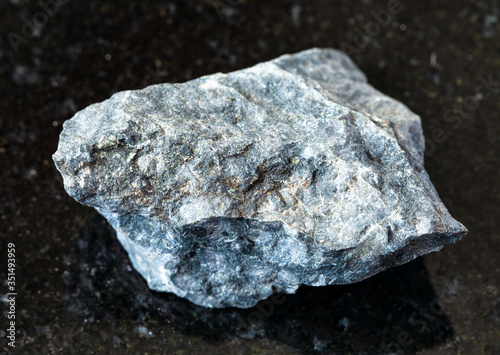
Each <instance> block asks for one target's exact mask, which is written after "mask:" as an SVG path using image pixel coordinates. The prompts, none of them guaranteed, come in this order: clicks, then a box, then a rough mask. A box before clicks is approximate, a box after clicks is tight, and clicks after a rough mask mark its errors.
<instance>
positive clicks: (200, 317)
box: [63, 214, 454, 354]
mask: <svg viewBox="0 0 500 355" xmlns="http://www.w3.org/2000/svg"><path fill="white" fill-rule="evenodd" d="M71 255H72V258H71V263H70V266H69V269H68V271H67V272H66V273H65V279H64V282H65V283H66V285H67V289H66V294H65V295H63V296H64V297H63V299H65V300H66V301H65V302H66V305H65V306H66V309H68V311H70V312H72V313H73V315H74V316H77V317H79V318H80V319H82V322H84V321H85V322H90V323H92V322H99V323H100V324H101V325H100V326H104V325H103V324H105V323H106V322H108V323H109V322H111V323H110V324H115V325H116V323H117V322H125V323H128V324H129V325H130V324H132V325H134V326H140V325H143V324H147V325H146V328H147V329H148V331H151V332H152V333H153V334H159V333H160V330H165V329H172V331H175V332H176V333H181V334H184V335H185V336H187V337H189V336H196V337H202V338H204V339H205V340H206V341H207V342H223V343H224V346H225V347H226V348H227V353H229V354H231V353H233V354H239V353H240V351H239V348H240V345H239V344H242V342H245V341H246V339H252V338H261V339H262V338H263V339H269V340H273V341H277V342H280V343H284V344H287V345H288V346H289V347H291V348H294V349H296V350H297V352H299V353H304V354H308V353H326V354H334V353H347V352H353V353H360V354H364V353H367V354H375V353H383V354H386V353H398V352H399V353H415V352H417V351H420V350H422V349H426V348H432V347H435V346H436V345H439V344H442V343H444V342H446V341H447V340H448V339H450V338H451V337H452V335H453V329H452V327H451V324H450V321H449V319H448V317H447V316H446V305H447V302H452V300H453V298H452V297H453V291H454V290H453V289H452V288H450V289H449V292H447V293H446V294H442V295H437V294H436V292H435V291H434V288H433V286H432V284H431V283H430V281H429V276H428V273H427V271H426V269H425V266H424V265H423V262H422V260H421V259H420V258H418V259H416V260H415V261H413V262H410V263H408V264H406V265H403V266H399V267H396V268H393V269H389V270H387V271H385V272H382V273H380V274H378V275H375V276H374V277H371V278H369V279H367V280H364V281H362V282H359V283H356V284H351V285H339V286H327V287H307V286H301V287H300V288H299V290H298V292H297V293H296V294H295V295H288V294H286V295H285V294H274V295H272V296H271V297H270V298H268V299H266V300H263V301H261V302H259V303H258V304H257V305H256V306H255V307H253V308H250V309H237V308H226V309H208V308H204V307H200V306H197V305H195V304H193V303H191V302H189V301H187V300H185V299H181V298H179V297H176V296H175V295H173V294H167V293H158V292H154V291H151V290H149V288H148V287H147V285H146V282H145V280H144V279H143V278H142V277H141V276H140V275H139V274H138V273H137V272H136V271H135V270H134V269H133V267H132V265H131V263H130V261H129V259H128V256H127V253H126V252H125V250H124V249H123V248H122V246H121V245H120V243H119V242H118V240H117V239H116V237H115V233H114V231H113V229H112V228H111V227H110V226H109V225H108V224H107V222H106V221H105V220H104V218H102V217H101V216H99V215H97V214H96V215H95V217H93V218H92V219H91V220H90V221H89V222H88V223H87V224H86V225H85V226H84V227H83V228H82V230H81V231H80V235H79V238H77V239H75V243H74V244H73V246H72V250H71ZM104 320H105V321H106V322H104ZM103 346H104V348H106V347H105V346H106V344H101V347H100V348H101V349H103ZM112 347H113V344H111V343H110V344H109V348H110V350H111V349H112Z"/></svg>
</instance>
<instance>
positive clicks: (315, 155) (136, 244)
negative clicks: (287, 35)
mask: <svg viewBox="0 0 500 355" xmlns="http://www.w3.org/2000/svg"><path fill="white" fill-rule="evenodd" d="M423 150H424V138H423V134H422V129H421V125H420V118H419V117H418V116H417V115H415V114H414V113H412V112H411V111H410V110H409V109H408V108H407V107H406V106H404V105H403V104H401V103H400V102H398V101H395V100H393V99H391V98H389V97H387V96H385V95H384V94H382V93H380V92H378V91H377V90H375V89H374V88H373V87H371V86H370V85H369V84H367V82H366V78H365V76H364V74H363V73H362V72H361V71H360V70H359V69H358V68H357V67H356V66H355V65H354V64H353V63H352V62H351V60H350V59H349V58H348V57H346V56H345V55H344V54H342V53H341V52H338V51H335V50H331V49H311V50H308V51H304V52H301V53H297V54H294V55H285V56H282V57H280V58H278V59H275V60H272V61H270V62H266V63H261V64H258V65H256V66H254V67H251V68H248V69H244V70H240V71H236V72H232V73H229V74H214V75H209V76H205V77H201V78H198V79H196V80H192V81H189V82H187V83H183V84H160V85H153V86H150V87H147V88H145V89H144V90H139V91H125V92H119V93H117V94H115V95H113V96H112V97H111V98H110V99H109V100H106V101H104V102H102V103H98V104H95V105H91V106H89V107H87V108H86V109H84V110H82V111H80V112H78V113H77V114H76V115H75V116H74V117H73V118H72V119H71V120H69V121H67V122H65V124H64V129H63V131H62V133H61V137H60V142H59V147H58V150H57V152H56V153H55V154H54V156H53V158H54V161H55V164H56V166H57V168H58V170H59V171H60V172H61V174H62V176H63V179H64V186H65V189H66V191H67V192H68V193H69V194H70V195H71V196H72V197H73V198H74V199H76V200H77V201H79V202H81V203H83V204H85V205H88V206H92V207H94V208H95V209H96V210H97V211H99V213H101V214H102V215H103V216H104V217H106V218H107V220H108V221H109V222H110V223H111V225H112V226H113V227H114V228H115V229H116V231H117V236H118V239H119V240H120V242H121V243H122V245H123V246H124V248H125V249H126V250H127V252H128V253H129V256H130V258H131V260H132V263H133V265H134V267H135V268H136V269H137V270H138V271H139V272H140V273H141V274H142V275H143V276H144V278H145V279H146V280H147V282H148V285H149V287H150V288H152V289H154V290H157V291H167V292H173V293H175V294H177V295H178V296H180V297H185V298H187V299H189V300H191V301H192V302H194V303H197V304H199V305H203V306H206V307H228V306H235V307H244V308H246V307H251V306H253V305H254V304H255V303H256V302H258V301H259V300H261V299H264V298H266V297H268V296H269V295H270V294H271V293H272V292H273V291H275V290H277V291H283V292H287V293H293V292H295V290H296V289H297V288H298V286H299V285H301V284H305V285H312V286H322V285H331V284H342V283H351V282H356V281H360V280H362V279H364V278H367V277H369V276H371V275H373V274H375V273H377V272H380V271H382V270H384V269H386V268H389V267H391V266H394V265H398V264H401V263H405V262H408V261H410V260H412V259H414V258H415V257H417V256H419V255H422V254H425V253H428V252H431V251H437V250H439V249H441V248H442V247H443V245H445V244H448V243H453V242H456V241H458V240H459V239H461V238H462V237H463V236H464V235H465V234H466V233H467V230H466V228H465V227H464V226H463V225H462V224H460V223H459V222H457V221H456V220H454V219H453V218H452V217H451V216H450V214H449V213H448V211H447V210H446V208H445V206H444V205H443V203H442V202H441V201H440V199H439V197H438V195H437V193H436V191H435V189H434V187H433V186H432V183H431V182H430V180H429V177H428V175H427V173H426V172H425V170H424V167H423Z"/></svg>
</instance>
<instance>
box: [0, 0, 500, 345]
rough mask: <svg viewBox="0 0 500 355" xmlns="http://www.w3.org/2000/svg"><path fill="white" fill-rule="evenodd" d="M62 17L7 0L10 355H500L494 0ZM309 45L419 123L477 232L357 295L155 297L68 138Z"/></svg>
mask: <svg viewBox="0 0 500 355" xmlns="http://www.w3.org/2000/svg"><path fill="white" fill-rule="evenodd" d="M54 4H55V3H54V2H53V1H51V0H42V1H40V2H39V1H28V0H4V1H2V2H1V3H0V24H1V27H0V32H1V37H0V76H1V80H0V132H1V133H0V160H1V162H2V165H1V169H0V236H1V240H0V255H1V257H0V261H1V263H2V265H1V266H0V280H1V283H0V287H1V290H0V293H1V295H2V298H1V301H2V315H1V319H0V324H1V328H0V338H1V344H0V346H1V351H2V352H5V353H10V352H11V353H14V354H316V353H317V354H320V353H324V354H349V353H351V354H377V353H380V354H387V353H391V352H392V353H395V352H400V353H408V354H412V353H420V354H457V353H458V354H500V258H499V257H500V251H499V246H498V243H499V241H500V233H499V231H498V230H499V227H500V226H499V224H500V223H499V221H498V220H499V217H500V204H499V197H500V188H499V168H500V149H499V143H500V121H499V118H500V117H499V112H500V100H499V99H500V57H499V56H498V54H499V50H500V41H499V39H500V38H499V32H498V31H499V30H500V24H499V22H498V20H499V16H500V4H499V3H498V2H497V1H495V0H491V1H489V0H488V1H487V0H467V1H453V2H452V1H415V0H413V1H408V0H407V1H400V2H398V1H396V0H385V1H381V0H377V1H375V0H364V1H356V2H354V1H349V0H344V1H327V0H323V1H320V0H312V1H311V0H309V1H306V0H302V1H301V0H294V1H277V0H276V1H274V0H267V1H249V0H204V1H202V0H188V1H170V2H169V1H156V0H155V1H153V0H151V1H145V0H142V1H136V0H130V1H95V0H89V1H83V0H62V1H61V0H60V5H59V6H54ZM36 22H38V25H37V24H36ZM32 24H34V25H32ZM311 47H333V48H342V49H344V50H345V51H346V52H347V53H349V54H350V55H351V57H352V58H353V60H354V61H355V62H356V63H357V64H358V66H359V67H360V68H361V69H362V70H363V71H364V72H365V73H366V74H367V76H368V80H369V82H370V83H371V84H373V85H374V86H375V87H376V88H377V89H379V90H381V91H383V92H385V93H387V94H388V95H390V96H392V97H394V98H396V99H398V100H400V101H402V102H404V103H405V104H407V105H408V106H409V107H410V109H412V110H413V111H414V112H416V113H418V114H419V115H421V117H422V123H423V128H424V133H425V135H426V137H427V139H428V144H427V154H426V168H427V171H428V172H429V175H430V176H431V179H432V181H433V182H434V184H435V186H436V189H437V190H438V192H439V194H440V196H441V198H442V199H443V202H444V203H445V205H446V206H447V207H448V208H449V210H450V212H451V214H452V215H453V216H454V217H456V218H457V219H458V220H459V221H460V222H462V223H464V224H465V225H466V226H467V227H468V229H469V231H470V233H469V235H468V236H467V237H465V239H464V240H463V241H461V242H459V243H458V244H455V245H450V246H447V247H445V248H444V249H443V250H442V251H441V252H439V253H433V254H430V255H427V256H425V257H423V258H419V259H417V260H415V261H414V262H411V263H409V264H407V265H404V266H401V267H398V268H394V269H391V270H388V271H386V272H384V273H381V274H379V275H377V276H375V277H373V278H371V279H368V280H365V281H363V282H360V283H358V284H353V285H347V286H334V287H323V288H313V287H302V288H300V290H299V292H298V293H297V294H296V295H275V296H274V297H273V298H270V299H268V300H266V301H262V302H261V303H259V305H258V306H257V307H254V308H252V309H249V310H239V309H224V310H211V309H205V308H202V307H198V306H195V305H193V304H191V303H189V302H188V301H186V300H183V299H180V298H177V297H175V296H173V295H170V294H159V293H154V292H151V291H149V290H148V288H147V286H146V283H145V281H144V280H143V279H142V278H141V277H140V276H139V275H138V274H137V273H136V272H135V271H134V270H133V268H132V267H131V264H130V262H129V260H128V258H127V255H126V253H125V252H124V250H123V249H122V247H121V246H120V244H119V243H118V241H117V240H116V238H115V236H114V232H113V230H112V229H111V228H110V227H109V226H108V225H107V223H106V222H105V221H104V220H103V218H101V217H100V216H99V215H98V214H97V213H96V212H95V211H93V210H92V209H90V208H86V207H83V206H81V205H79V204H77V203H76V202H75V201H73V200H72V199H71V198H70V197H69V196H67V194H66V193H65V192H64V190H63V187H62V180H61V178H60V176H59V174H58V173H57V171H56V170H55V168H54V166H53V163H52V160H51V155H52V153H53V152H54V151H55V150H56V146H57V141H58V135H59V133H60V131H61V125H62V123H63V122H64V121H65V120H67V119H69V118H70V117H71V116H72V115H73V114H74V113H75V112H76V111H77V110H80V109H82V108H84V107H86V106H87V105H89V104H92V103H94V102H98V101H102V100H104V99H106V98H108V97H109V96H110V95H112V94H113V93H114V92H117V91H120V90H126V89H138V88H142V87H145V86H147V85H150V84H154V83H158V82H182V81H186V80H189V79H192V78H195V77H198V76H201V75H204V74H209V73H214V72H218V71H222V72H228V71H232V70H236V69H241V68H245V67H248V66H251V65H253V64H256V63H258V62H261V61H264V60H269V59H272V58H275V57H277V56H279V55H281V54H284V53H292V52H297V51H300V50H303V49H307V48H311ZM9 243H14V244H15V259H16V267H15V277H16V280H15V290H14V291H15V292H17V295H16V303H15V316H16V318H15V328H16V332H15V348H12V347H10V346H8V342H10V340H9V339H8V338H7V335H8V334H9V333H8V331H7V328H8V327H9V326H10V325H9V322H10V321H11V320H9V319H8V316H9V310H10V304H9V302H8V297H7V296H6V293H7V292H9V290H8V286H10V285H8V284H7V277H8V272H9V271H8V244H9Z"/></svg>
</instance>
